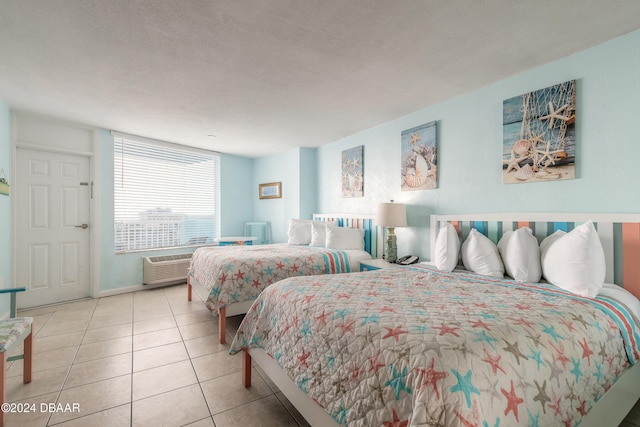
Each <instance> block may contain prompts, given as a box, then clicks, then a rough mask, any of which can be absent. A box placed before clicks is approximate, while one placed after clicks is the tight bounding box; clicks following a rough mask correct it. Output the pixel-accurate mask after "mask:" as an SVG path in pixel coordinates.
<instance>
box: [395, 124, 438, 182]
mask: <svg viewBox="0 0 640 427" xmlns="http://www.w3.org/2000/svg"><path fill="white" fill-rule="evenodd" d="M400 141H401V144H402V148H401V153H402V154H401V161H402V164H401V174H402V177H401V181H402V184H401V189H402V191H413V190H431V189H434V188H438V169H437V158H438V157H437V152H436V122H429V123H426V124H424V125H420V126H416V127H414V128H411V129H407V130H405V131H402V134H401V137H400Z"/></svg>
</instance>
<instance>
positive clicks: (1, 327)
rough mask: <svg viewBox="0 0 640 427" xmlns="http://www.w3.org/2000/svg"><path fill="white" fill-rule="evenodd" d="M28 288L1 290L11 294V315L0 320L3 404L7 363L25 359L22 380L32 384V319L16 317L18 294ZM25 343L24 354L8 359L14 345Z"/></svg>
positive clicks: (0, 418) (0, 417)
mask: <svg viewBox="0 0 640 427" xmlns="http://www.w3.org/2000/svg"><path fill="white" fill-rule="evenodd" d="M25 290H26V288H10V289H0V294H7V293H8V294H11V309H10V310H11V313H10V318H9V319H7V320H0V353H1V356H0V371H1V372H2V380H0V397H2V403H5V402H6V401H7V362H10V361H12V360H18V359H24V371H23V374H22V380H23V382H25V383H29V382H31V364H32V354H33V334H32V333H31V331H32V325H33V318H31V317H16V293H17V292H24V291H25ZM22 342H24V351H23V353H22V354H18V355H15V356H9V357H7V351H8V350H9V349H10V348H11V347H12V346H14V345H20V343H22ZM3 425H4V412H3V411H0V427H2V426H3Z"/></svg>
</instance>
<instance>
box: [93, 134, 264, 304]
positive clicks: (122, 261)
mask: <svg viewBox="0 0 640 427" xmlns="http://www.w3.org/2000/svg"><path fill="white" fill-rule="evenodd" d="M252 163H253V162H252V160H251V159H247V158H243V157H237V156H230V155H225V154H223V155H222V156H221V157H220V180H221V182H222V183H223V185H222V186H221V189H220V197H221V200H220V204H221V208H222V209H221V224H220V228H221V233H222V234H223V235H225V234H226V235H237V234H242V233H243V231H244V230H243V224H244V223H245V222H246V221H249V220H250V218H251V216H252V214H251V197H250V195H249V194H250V189H251V183H252V181H251V175H252V171H251V168H252ZM100 185H101V187H100V198H101V199H100V202H101V203H100V289H101V290H102V291H107V290H114V289H119V288H127V287H132V286H138V285H141V284H142V280H143V279H142V259H143V258H144V257H146V256H159V255H171V254H175V253H184V252H185V250H184V249H177V250H166V251H150V252H136V253H132V254H115V253H114V234H115V232H114V228H113V224H114V222H113V137H112V136H111V133H110V131H108V130H100Z"/></svg>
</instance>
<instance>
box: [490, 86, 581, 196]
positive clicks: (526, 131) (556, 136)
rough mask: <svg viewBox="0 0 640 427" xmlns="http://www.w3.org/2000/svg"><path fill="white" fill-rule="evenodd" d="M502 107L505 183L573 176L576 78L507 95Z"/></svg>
mask: <svg viewBox="0 0 640 427" xmlns="http://www.w3.org/2000/svg"><path fill="white" fill-rule="evenodd" d="M502 111H503V112H502V117H503V118H502V182H503V183H504V184H515V183H521V182H543V181H553V180H561V179H574V178H575V169H576V168H575V152H576V132H575V122H576V81H575V80H569V81H567V82H564V83H560V84H557V85H555V86H549V87H547V88H544V89H540V90H537V91H534V92H529V93H525V94H524V95H520V96H516V97H514V98H510V99H507V100H505V101H504V102H503V110H502Z"/></svg>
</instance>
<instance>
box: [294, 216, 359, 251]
mask: <svg viewBox="0 0 640 427" xmlns="http://www.w3.org/2000/svg"><path fill="white" fill-rule="evenodd" d="M287 235H288V237H289V239H288V241H287V243H288V244H290V245H309V246H320V247H324V248H331V249H341V250H350V249H360V250H364V230H363V229H361V228H347V227H338V223H337V222H335V221H311V220H305V219H291V220H289V231H288V233H287Z"/></svg>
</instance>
